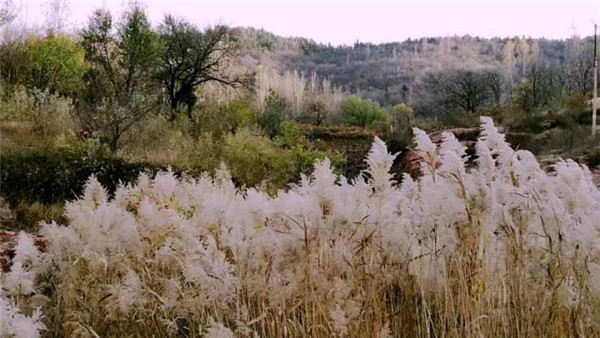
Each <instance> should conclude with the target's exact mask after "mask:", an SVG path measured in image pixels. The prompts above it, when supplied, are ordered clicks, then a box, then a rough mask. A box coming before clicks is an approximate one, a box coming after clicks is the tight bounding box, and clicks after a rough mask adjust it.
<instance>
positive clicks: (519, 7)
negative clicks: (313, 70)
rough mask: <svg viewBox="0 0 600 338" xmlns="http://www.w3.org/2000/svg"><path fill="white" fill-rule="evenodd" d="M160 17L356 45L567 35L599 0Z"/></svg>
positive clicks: (220, 11)
mask: <svg viewBox="0 0 600 338" xmlns="http://www.w3.org/2000/svg"><path fill="white" fill-rule="evenodd" d="M13 2H15V3H16V4H20V6H21V16H20V20H22V21H24V22H26V23H27V24H29V25H36V24H39V25H41V24H43V22H44V16H43V10H42V8H43V7H44V6H45V4H46V2H45V1H41V0H13ZM139 2H141V3H142V4H144V6H145V8H146V9H147V12H148V14H149V17H150V19H151V20H152V22H153V23H155V24H158V23H159V22H160V21H161V19H162V17H163V16H164V14H166V13H171V14H174V15H176V16H180V17H185V18H187V19H188V20H189V21H191V22H193V23H195V24H196V25H198V26H200V27H204V26H207V25H211V24H215V23H223V24H228V25H231V26H251V27H255V28H264V29H266V30H268V31H271V32H273V33H275V34H277V35H282V36H301V37H306V38H311V39H314V40H315V41H317V42H323V43H328V42H329V43H332V44H334V45H338V44H352V43H354V42H355V41H356V40H360V41H363V42H375V43H380V42H390V41H402V40H405V39H407V38H409V37H410V38H419V37H425V36H447V35H464V34H469V35H472V36H481V37H487V38H489V37H495V36H500V37H506V36H531V37H547V38H559V39H564V38H567V37H570V36H572V35H573V34H579V35H582V36H585V35H592V34H593V23H594V22H595V23H599V24H600V1H598V0H597V1H589V2H581V1H580V2H578V1H555V2H552V1H550V2H549V1H545V2H542V1H477V2H475V1H462V2H457V1H418V2H417V1H250V0H245V1H206V0H196V1H194V0H184V1H183V0H174V1H166V0H162V1H158V0H145V1H144V0H141V1H139ZM69 3H70V15H69V18H68V19H69V20H68V21H69V23H70V24H71V25H73V26H81V25H82V24H83V23H84V22H87V17H88V16H89V14H90V13H91V12H92V11H93V10H94V9H95V8H98V7H106V8H109V9H110V10H111V11H113V12H114V13H119V11H121V10H122V9H123V8H124V6H125V5H126V4H127V1H126V0H103V1H102V0H100V1H91V0H71V1H69Z"/></svg>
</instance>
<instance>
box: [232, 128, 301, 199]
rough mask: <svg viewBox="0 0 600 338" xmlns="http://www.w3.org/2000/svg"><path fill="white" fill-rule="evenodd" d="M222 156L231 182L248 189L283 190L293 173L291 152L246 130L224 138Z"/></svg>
mask: <svg viewBox="0 0 600 338" xmlns="http://www.w3.org/2000/svg"><path fill="white" fill-rule="evenodd" d="M223 156H224V160H225V164H226V165H227V167H228V168H229V170H230V171H231V176H232V178H233V179H234V181H235V182H236V183H238V184H244V185H247V186H256V185H259V184H261V183H262V182H265V183H266V184H267V186H268V187H282V186H284V185H285V184H286V183H288V182H290V181H291V180H292V178H293V177H294V176H295V172H296V167H295V165H294V163H293V158H292V154H291V152H290V151H288V150H285V149H282V148H280V147H278V146H277V144H275V142H273V141H272V140H270V139H269V138H268V137H265V136H262V135H259V134H257V133H256V132H254V131H251V130H249V129H242V130H240V131H239V132H238V133H236V134H235V135H229V136H227V137H226V138H225V144H224V153H223Z"/></svg>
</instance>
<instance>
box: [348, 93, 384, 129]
mask: <svg viewBox="0 0 600 338" xmlns="http://www.w3.org/2000/svg"><path fill="white" fill-rule="evenodd" d="M341 110H342V120H343V122H344V124H346V125H350V126H358V127H363V128H371V129H375V130H379V131H386V130H387V129H388V128H389V125H390V122H391V117H390V114H389V113H388V111H387V110H385V109H383V108H381V106H380V105H379V103H377V102H373V101H371V100H367V99H361V98H360V97H358V96H350V97H348V98H346V99H344V100H343V101H342V106H341Z"/></svg>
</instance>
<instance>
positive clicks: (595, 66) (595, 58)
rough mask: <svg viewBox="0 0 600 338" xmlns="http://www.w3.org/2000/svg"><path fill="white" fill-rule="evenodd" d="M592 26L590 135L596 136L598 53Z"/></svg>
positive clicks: (595, 26)
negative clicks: (592, 73) (592, 57)
mask: <svg viewBox="0 0 600 338" xmlns="http://www.w3.org/2000/svg"><path fill="white" fill-rule="evenodd" d="M597 27H598V25H596V24H594V89H593V90H594V92H593V95H594V98H593V99H592V100H593V101H592V135H596V109H597V108H598V104H597V101H598V52H597V49H596V40H597V38H596V28H597Z"/></svg>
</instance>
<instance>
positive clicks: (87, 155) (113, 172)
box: [0, 140, 161, 206]
mask: <svg viewBox="0 0 600 338" xmlns="http://www.w3.org/2000/svg"><path fill="white" fill-rule="evenodd" d="M0 161H1V164H2V170H1V173H0V185H1V186H2V189H1V192H0V194H1V195H2V196H3V197H5V198H6V200H7V201H9V202H10V204H11V205H12V206H16V205H18V204H19V203H20V202H25V203H33V202H40V203H42V204H54V203H62V202H63V201H65V200H70V199H73V198H74V197H76V196H79V195H80V194H81V193H82V187H83V185H84V183H85V182H86V180H87V179H88V178H89V177H90V175H92V174H94V175H96V176H97V177H98V180H99V181H100V182H102V184H103V185H106V186H107V187H108V189H109V191H114V189H115V188H116V187H117V185H118V184H119V183H120V182H133V181H135V179H137V177H138V175H139V174H140V172H143V171H147V170H153V171H156V170H158V169H161V168H157V167H153V166H150V165H147V164H142V163H129V162H127V161H125V160H123V159H120V158H117V157H115V156H114V155H111V154H110V152H109V151H108V150H107V149H106V148H104V147H102V146H99V145H98V144H96V143H95V142H94V140H86V141H81V142H80V143H78V144H77V145H76V146H73V147H61V148H53V149H45V150H41V149H27V148H19V147H14V146H8V145H4V144H3V145H2V153H1V154H0Z"/></svg>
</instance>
